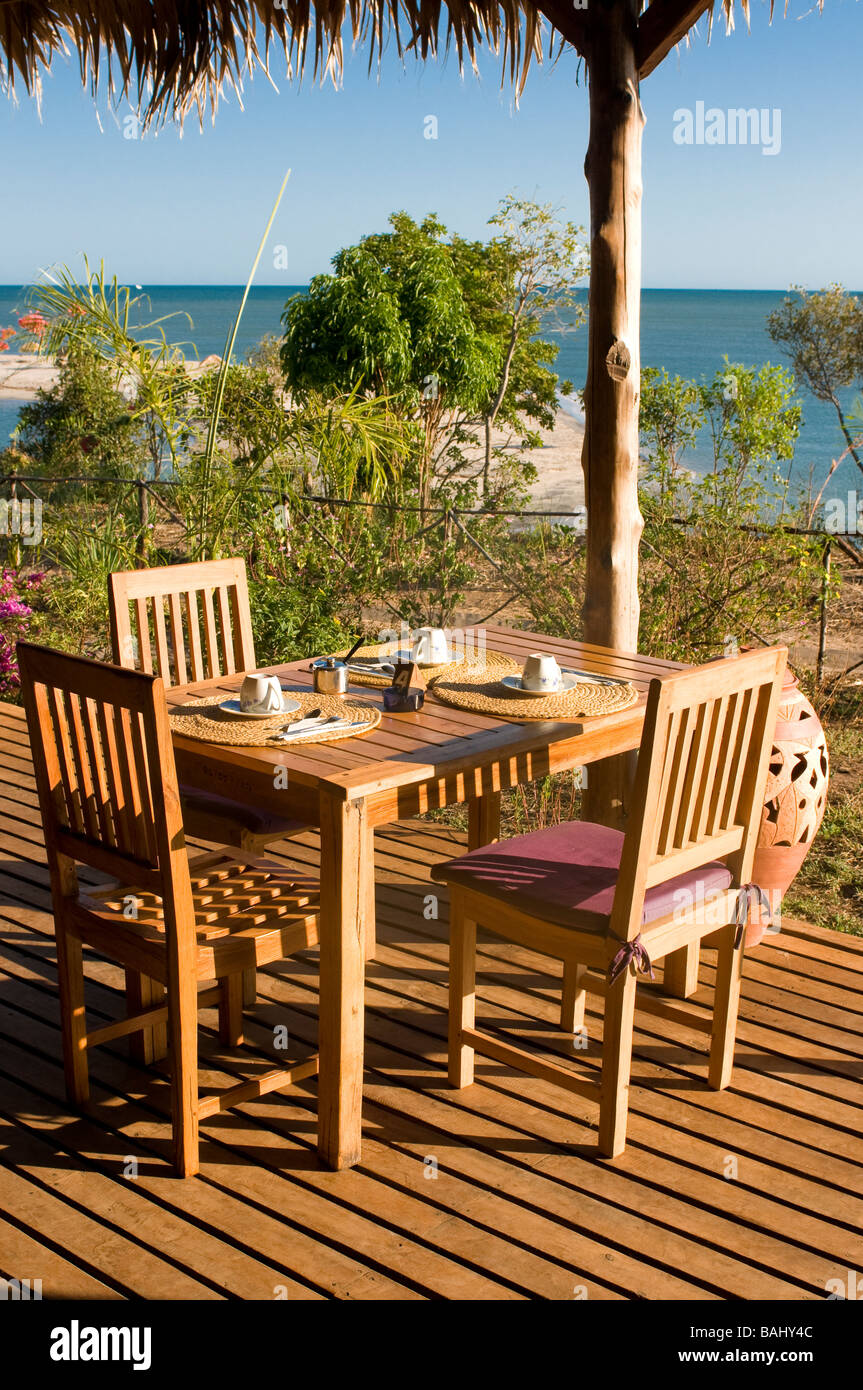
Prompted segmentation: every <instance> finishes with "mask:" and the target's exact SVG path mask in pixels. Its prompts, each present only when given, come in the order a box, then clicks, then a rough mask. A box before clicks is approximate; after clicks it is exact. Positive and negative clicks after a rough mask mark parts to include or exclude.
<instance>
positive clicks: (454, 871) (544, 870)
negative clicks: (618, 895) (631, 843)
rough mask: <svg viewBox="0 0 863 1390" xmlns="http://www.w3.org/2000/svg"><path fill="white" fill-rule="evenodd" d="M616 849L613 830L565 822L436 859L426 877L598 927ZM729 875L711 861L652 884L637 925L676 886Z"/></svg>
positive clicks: (713, 885)
mask: <svg viewBox="0 0 863 1390" xmlns="http://www.w3.org/2000/svg"><path fill="white" fill-rule="evenodd" d="M622 850H623V834H622V832H621V831H620V830H609V829H608V827H607V826H605V825H594V824H593V823H592V822H591V821H564V822H562V824H560V825H552V826H549V827H548V829H546V830H535V831H533V832H532V833H531V834H530V835H517V836H516V837H515V838H514V839H512V840H502V841H501V842H500V843H499V844H496V845H485V846H484V847H483V848H482V849H475V850H473V851H472V852H471V853H470V854H465V855H463V857H462V858H461V859H450V860H448V861H447V862H446V863H444V864H436V865H435V867H434V868H433V869H432V878H434V879H437V880H438V881H439V882H443V883H452V884H460V885H461V886H462V887H465V888H471V889H474V890H475V891H476V892H478V893H487V894H488V896H489V897H491V898H499V899H501V900H502V901H505V902H508V903H511V904H512V905H513V907H517V908H520V909H521V910H522V911H523V912H529V913H531V914H532V915H533V916H534V917H542V918H543V919H544V920H545V921H548V922H554V923H557V924H558V925H561V926H573V925H575V924H576V920H577V924H578V926H579V927H587V928H588V929H592V930H596V931H604V930H605V929H606V927H607V926H608V919H609V917H610V915H611V909H612V905H613V903H614V890H615V886H616V884H617V875H618V871H619V867H620V856H621V852H622ZM731 882H732V879H731V874H730V873H729V872H728V870H727V869H726V867H725V865H724V864H720V863H718V862H717V861H716V860H714V861H713V862H711V863H709V864H705V865H703V866H702V867H701V868H698V869H691V870H690V871H689V872H688V873H685V874H679V875H678V876H677V878H672V879H669V880H668V882H667V883H660V884H657V886H656V887H655V888H649V889H648V891H647V893H646V894H645V896H644V911H643V912H642V916H641V922H642V926H643V925H645V924H646V923H647V922H655V921H657V920H658V918H660V917H666V916H668V915H669V914H670V913H672V912H674V910H675V907H677V906H678V904H679V903H680V902H681V899H680V898H677V897H675V894H677V893H681V892H688V893H690V894H691V901H692V902H695V900H696V895H698V896H702V895H704V894H707V893H710V892H711V891H713V890H716V889H720V890H721V889H723V888H728V887H729V886H730V885H731ZM574 914H577V919H576V917H575V915H574ZM489 925H493V924H492V923H489Z"/></svg>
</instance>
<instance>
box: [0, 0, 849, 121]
mask: <svg viewBox="0 0 863 1390" xmlns="http://www.w3.org/2000/svg"><path fill="white" fill-rule="evenodd" d="M597 3H600V4H601V3H602V0H588V7H587V8H586V9H581V8H576V5H575V0H314V5H313V4H312V0H0V80H2V82H3V83H4V85H5V86H6V88H7V89H8V90H9V91H10V92H12V93H14V91H15V87H16V84H18V83H23V85H24V87H25V88H26V90H27V92H28V93H30V95H32V96H35V97H36V98H37V99H38V98H39V95H40V84H41V74H42V73H43V72H44V71H46V70H47V69H48V68H49V67H50V66H51V62H52V59H53V58H54V57H55V56H57V55H58V54H62V55H65V56H71V55H73V54H74V55H75V56H76V57H77V60H78V63H79V67H80V71H81V79H82V82H83V83H84V85H85V86H89V88H90V90H91V92H92V94H93V96H94V98H95V97H97V96H98V94H99V92H100V89H101V87H102V86H104V88H105V90H106V91H107V95H108V97H109V100H110V101H112V102H113V103H116V102H117V101H119V100H121V99H123V100H125V99H128V100H130V101H131V102H132V103H133V104H134V106H135V108H136V110H137V113H138V115H139V118H140V120H141V122H142V124H143V125H144V126H148V125H152V124H158V123H160V122H162V121H164V120H168V119H172V120H177V121H178V122H180V123H182V122H183V120H184V119H185V118H186V116H187V115H188V114H189V112H190V111H191V110H196V111H197V113H198V116H199V119H200V120H201V121H203V119H204V116H205V114H206V111H207V109H208V108H209V110H210V112H211V114H212V115H213V116H215V113H216V109H217V107H218V103H219V100H220V98H221V97H222V96H223V95H224V93H225V92H226V91H233V92H234V93H235V94H236V95H237V96H238V98H241V93H242V86H243V81H244V79H245V78H246V77H249V76H251V74H252V73H253V72H254V71H255V70H256V69H260V70H262V71H264V72H265V73H266V74H267V76H269V75H270V71H269V64H270V56H271V54H272V52H273V51H274V50H276V49H280V50H282V51H283V53H284V55H285V59H286V62H287V71H288V77H289V78H293V77H295V76H298V75H301V74H302V72H303V71H304V69H305V67H306V60H307V55H308V53H309V51H310V50H311V52H312V54H313V60H314V71H315V74H316V75H318V76H320V77H321V78H325V77H327V76H330V77H331V78H332V79H333V80H334V81H337V80H338V79H339V77H340V74H341V70H342V63H343V57H344V53H343V33H344V31H345V29H346V28H348V26H349V33H350V35H351V37H352V39H353V42H354V43H355V44H359V45H362V46H367V47H368V51H369V66H370V68H371V67H373V66H374V65H375V63H376V62H379V61H380V58H381V55H382V53H383V51H384V47H385V44H386V43H387V42H388V41H389V40H390V39H392V41H394V43H395V46H396V49H397V51H398V53H399V54H400V55H405V54H407V53H413V54H415V55H416V56H417V57H419V58H422V59H426V58H429V57H434V56H435V55H437V54H438V53H439V52H441V51H444V52H446V51H448V50H449V49H450V48H454V49H455V52H456V54H457V57H458V62H459V66H460V67H462V66H464V64H465V62H466V61H469V62H470V64H471V65H472V66H473V67H474V68H476V64H477V52H478V50H479V49H480V48H481V46H482V45H483V43H485V44H486V45H487V46H488V47H489V48H490V49H491V50H492V52H494V53H501V52H502V55H503V63H504V78H506V76H507V74H508V76H509V79H510V81H511V82H512V83H513V85H514V86H515V88H516V92H517V93H521V91H522V89H523V87H524V83H525V80H526V77H527V73H528V69H529V67H530V64H531V62H532V61H533V60H534V59H536V60H537V61H540V62H541V61H542V45H543V28H544V23H546V22H547V24H548V25H549V28H550V38H551V39H553V38H554V37H555V36H557V37H558V38H559V39H561V40H563V41H564V42H568V43H571V44H573V45H574V46H575V47H576V48H577V49H578V51H579V52H580V53H581V54H582V55H583V56H584V55H586V53H587V50H588V48H589V31H590V18H589V15H590V9H589V6H590V4H597ZM720 3H721V5H722V10H723V12H724V14H725V19H726V26H727V28H728V29H731V28H733V24H734V0H720ZM740 3H741V7H742V10H743V14H744V17H745V18H746V21H747V24H748V22H749V0H740ZM818 3H819V5H820V4H822V3H823V0H818ZM773 5H774V0H770V15H771V18H772V16H773ZM678 6H679V7H680V8H681V9H683V8H688V9H689V10H690V11H691V9H692V7H691V6H689V7H686V6H685V5H681V4H680V0H653V4H652V6H651V7H650V8H651V11H652V12H653V13H654V14H656V13H657V12H660V13H661V11H662V10H664V9H665V8H666V7H667V8H668V9H669V10H673V9H675V8H677V7H678ZM786 8H787V0H786ZM699 9H700V12H701V13H704V12H709V21H708V22H709V25H712V20H713V0H704V4H703V5H701V6H700V7H699ZM696 18H698V14H694V15H693V16H692V18H691V20H690V21H689V22H691V23H694V22H695V19H696ZM662 23H664V20H663V21H662ZM442 30H443V33H442ZM680 37H683V35H675V38H674V42H677V41H679V38H680ZM687 41H688V40H687Z"/></svg>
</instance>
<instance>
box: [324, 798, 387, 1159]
mask: <svg viewBox="0 0 863 1390" xmlns="http://www.w3.org/2000/svg"><path fill="white" fill-rule="evenodd" d="M370 844H371V837H370V832H369V826H368V821H367V817H366V811H365V803H364V802H363V801H362V800H359V801H346V800H342V799H340V798H339V797H337V796H333V795H332V794H331V793H329V792H327V791H326V790H322V791H321V929H320V934H321V994H320V1021H319V1024H318V1051H319V1054H320V1075H319V1082H318V1152H319V1154H320V1157H321V1160H322V1162H323V1163H325V1164H326V1165H327V1167H329V1168H350V1167H351V1166H352V1165H353V1164H354V1163H358V1162H359V1160H360V1155H361V1145H362V1103H363V1004H364V1001H363V988H364V983H365V972H364V964H365V952H366V943H365V931H366V922H365V918H366V916H367V913H368V904H369V899H370V892H369V875H373V874H374V865H373V863H372V859H371V854H370Z"/></svg>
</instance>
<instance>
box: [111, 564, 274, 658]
mask: <svg viewBox="0 0 863 1390" xmlns="http://www.w3.org/2000/svg"><path fill="white" fill-rule="evenodd" d="M108 594H109V601H110V606H111V633H112V639H113V643H114V659H115V661H117V662H118V663H119V664H120V665H123V666H126V667H130V668H132V669H135V668H137V669H139V670H148V671H154V672H157V673H158V674H159V675H160V676H161V677H162V679H163V680H164V682H165V683H166V685H186V684H188V683H189V682H190V681H201V680H213V679H215V678H216V677H218V676H221V675H234V674H235V673H236V672H238V671H249V670H253V669H254V666H255V646H254V638H253V634H252V620H251V614H250V612H249V589H248V582H247V579H246V567H245V563H244V562H243V560H241V559H239V558H235V559H228V560H204V561H200V562H198V563H195V564H187V565H162V566H159V567H157V568H155V569H150V570H146V569H144V570H126V571H122V572H117V573H115V574H112V575H111V577H110V583H109V586H108ZM166 600H167V610H168V611H167V616H166V614H165V601H166ZM130 604H131V605H132V606H133V608H134V613H135V626H136V629H137V652H136V651H135V649H134V648H135V642H134V640H133V638H132V636H131V628H130V623H129V606H130ZM151 629H152V641H151Z"/></svg>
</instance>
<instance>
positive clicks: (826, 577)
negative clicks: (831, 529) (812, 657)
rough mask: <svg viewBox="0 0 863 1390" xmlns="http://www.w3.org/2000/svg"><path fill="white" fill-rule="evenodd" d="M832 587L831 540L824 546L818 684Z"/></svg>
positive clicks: (817, 669) (822, 671) (817, 668)
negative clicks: (828, 597)
mask: <svg viewBox="0 0 863 1390" xmlns="http://www.w3.org/2000/svg"><path fill="white" fill-rule="evenodd" d="M829 589H830V542H829V541H827V542H826V544H825V546H824V576H823V578H822V581H821V625H820V629H819V632H818V658H817V660H816V662H815V679H816V680H817V682H818V684H819V685H820V684H821V681H822V679H823V677H824V652H825V649H826V647H827V595H828V592H829Z"/></svg>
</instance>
